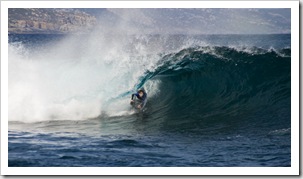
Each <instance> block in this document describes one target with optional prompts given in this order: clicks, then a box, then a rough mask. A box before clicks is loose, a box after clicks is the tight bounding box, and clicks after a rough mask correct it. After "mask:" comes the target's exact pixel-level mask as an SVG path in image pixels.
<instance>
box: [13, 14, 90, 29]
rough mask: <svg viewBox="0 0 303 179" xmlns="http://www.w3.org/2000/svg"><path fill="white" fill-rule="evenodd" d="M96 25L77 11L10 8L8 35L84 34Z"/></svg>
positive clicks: (86, 15)
mask: <svg viewBox="0 0 303 179" xmlns="http://www.w3.org/2000/svg"><path fill="white" fill-rule="evenodd" d="M95 24H96V18H95V17H94V16H92V15H90V14H88V13H86V12H83V11H81V10H79V9H51V8H39V9H32V8H26V9H24V8H10V9H9V10H8V32H9V33H24V34H27V33H28V34H32V33H85V32H88V31H90V30H91V29H92V28H93V27H94V25H95Z"/></svg>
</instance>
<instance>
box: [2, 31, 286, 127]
mask: <svg viewBox="0 0 303 179" xmlns="http://www.w3.org/2000/svg"><path fill="white" fill-rule="evenodd" d="M34 37H36V36H33V37H31V38H34ZM96 37H98V38H96ZM39 38H40V37H39ZM43 38H45V37H43ZM118 38H119V41H117V39H111V38H109V37H106V38H103V36H94V35H92V36H91V37H84V38H83V37H81V36H80V37H70V38H69V37H68V38H64V39H63V40H58V39H57V40H56V42H52V43H49V44H44V46H43V47H39V48H38V49H33V47H32V46H31V47H30V48H28V47H27V46H26V44H23V43H21V42H18V43H14V42H10V43H9V84H8V88H9V90H8V91H9V94H8V95H9V101H8V102H9V121H22V122H37V121H52V120H85V119H90V118H103V117H106V118H108V117H113V116H115V117H117V116H118V117H122V118H123V117H125V116H133V115H134V113H133V112H132V111H131V109H130V106H129V98H130V94H131V93H132V92H134V91H135V90H137V89H138V88H140V87H142V86H144V87H145V89H146V91H147V92H148V103H147V109H146V111H145V114H147V116H148V118H149V119H151V120H158V121H163V123H162V125H164V124H167V125H168V126H169V125H174V124H176V125H178V124H189V126H191V127H192V126H193V124H200V123H201V124H202V123H203V124H205V121H207V122H206V123H208V124H211V123H212V122H211V121H216V120H222V119H225V120H223V121H229V122H230V121H235V120H236V121H237V120H242V119H243V118H245V121H249V120H256V119H257V120H258V121H259V124H261V123H262V121H263V120H265V124H266V125H270V124H272V123H274V122H275V121H276V120H275V118H277V119H278V120H279V121H280V122H279V123H278V124H281V125H283V126H282V127H281V128H287V127H284V125H289V124H290V74H291V73H290V72H291V70H290V69H291V68H290V64H291V60H290V59H291V57H290V54H291V50H290V48H281V49H275V48H258V47H247V46H211V45H208V44H207V43H204V42H197V41H194V42H191V41H190V40H188V39H186V38H185V37H184V39H185V40H184V39H183V40H184V42H180V41H181V40H180V39H177V40H176V38H175V37H174V38H170V40H167V39H166V38H162V37H161V38H160V37H157V38H156V40H153V41H152V40H150V39H149V38H147V37H144V38H143V37H142V38H140V37H136V38H134V39H135V40H129V39H127V38H121V36H118ZM132 38H133V37H132ZM172 39H173V42H176V43H177V44H178V45H174V44H175V43H170V41H171V40H172ZM39 40H40V39H36V41H39ZM166 40H167V41H166ZM151 41H152V42H151ZM158 41H160V42H158ZM79 42H81V44H79ZM117 42H119V43H117ZM158 44H162V46H158ZM168 44H170V46H169V47H168V49H166V48H165V47H166V46H167V45H168ZM182 44H183V45H182ZM166 122H167V123H166ZM160 123H161V122H160Z"/></svg>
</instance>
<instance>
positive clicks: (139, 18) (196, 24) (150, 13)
mask: <svg viewBox="0 0 303 179" xmlns="http://www.w3.org/2000/svg"><path fill="white" fill-rule="evenodd" d="M290 14H291V10H290V9H244V8H237V9H217V8H216V9H215V8H211V9H201V8H200V9H161V8H158V9H127V8H125V9H106V10H105V9H103V12H102V13H101V16H100V18H99V21H100V22H101V23H102V24H103V25H104V23H105V22H106V21H107V23H110V24H112V25H113V24H114V25H116V26H119V25H120V27H122V28H123V27H125V28H127V29H129V30H134V29H137V30H138V29H139V30H140V31H142V32H144V33H160V34H163V33H168V34H275V33H290V30H291V29H290V27H291V16H290Z"/></svg>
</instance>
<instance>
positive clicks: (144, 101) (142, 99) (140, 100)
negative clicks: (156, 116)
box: [132, 91, 147, 109]
mask: <svg viewBox="0 0 303 179" xmlns="http://www.w3.org/2000/svg"><path fill="white" fill-rule="evenodd" d="M134 96H136V97H137V100H138V101H139V103H140V105H141V109H142V108H144V106H145V104H146V101H147V100H146V98H147V94H146V92H145V91H143V96H142V97H140V95H139V93H134V94H132V100H134Z"/></svg>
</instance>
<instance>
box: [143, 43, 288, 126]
mask: <svg viewBox="0 0 303 179" xmlns="http://www.w3.org/2000/svg"><path fill="white" fill-rule="evenodd" d="M159 64H161V65H159V67H158V68H157V69H156V70H155V71H154V72H149V74H148V75H147V76H149V78H150V80H152V81H153V80H154V81H158V82H159V84H160V85H159V88H158V90H159V92H158V93H157V95H155V97H154V98H152V99H151V100H150V103H151V104H150V106H151V108H152V110H150V111H149V112H150V113H151V114H153V115H156V117H155V118H161V117H162V118H165V119H166V120H169V123H166V124H167V125H168V126H167V127H168V128H169V129H174V127H172V126H171V125H178V128H179V127H181V128H182V127H183V128H189V129H196V130H201V129H203V128H205V127H206V126H207V125H209V124H211V123H215V124H216V125H217V124H218V123H229V124H230V125H235V126H237V125H240V126H241V125H243V127H252V126H254V127H256V126H258V127H269V126H275V127H277V125H278V126H280V127H283V126H284V127H285V126H289V127H290V94H291V85H290V81H291V66H290V65H291V59H290V49H289V48H286V49H281V50H280V51H275V50H273V49H269V50H264V49H260V48H251V49H246V48H243V49H235V48H230V47H198V48H187V49H183V50H181V51H179V52H177V53H172V54H169V55H166V56H165V57H163V58H162V59H161V60H160V61H159ZM175 127H176V126H175ZM231 129H232V128H231Z"/></svg>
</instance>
